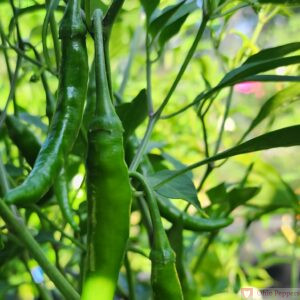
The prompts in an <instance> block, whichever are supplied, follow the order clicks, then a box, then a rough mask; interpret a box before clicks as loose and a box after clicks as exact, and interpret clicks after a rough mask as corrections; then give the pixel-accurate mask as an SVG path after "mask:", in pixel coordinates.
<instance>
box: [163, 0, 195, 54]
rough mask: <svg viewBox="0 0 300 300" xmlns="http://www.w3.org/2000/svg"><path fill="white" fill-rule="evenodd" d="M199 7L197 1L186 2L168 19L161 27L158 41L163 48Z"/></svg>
mask: <svg viewBox="0 0 300 300" xmlns="http://www.w3.org/2000/svg"><path fill="white" fill-rule="evenodd" d="M198 8H199V7H198V6H197V3H196V1H191V2H188V3H184V4H183V5H182V6H181V7H180V8H179V9H178V10H177V11H176V12H175V13H174V15H173V16H172V17H171V18H170V19H169V20H168V22H167V23H166V24H165V26H164V27H163V28H162V29H161V32H160V34H159V38H158V41H159V46H160V47H161V48H163V47H164V45H165V43H166V42H167V41H168V40H170V39H171V38H172V37H173V36H174V35H176V34H177V33H178V32H179V30H180V28H181V27H182V25H183V24H184V22H185V20H186V19H187V17H188V16H189V14H190V13H192V12H194V11H195V10H197V9H198Z"/></svg>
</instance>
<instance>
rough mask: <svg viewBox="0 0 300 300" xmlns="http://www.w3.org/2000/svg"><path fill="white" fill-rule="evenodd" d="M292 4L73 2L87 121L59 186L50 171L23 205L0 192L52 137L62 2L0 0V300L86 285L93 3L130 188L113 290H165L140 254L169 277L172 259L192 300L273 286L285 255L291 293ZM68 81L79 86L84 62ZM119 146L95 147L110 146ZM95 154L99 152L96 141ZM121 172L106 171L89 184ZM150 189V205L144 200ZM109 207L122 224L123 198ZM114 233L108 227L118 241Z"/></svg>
mask: <svg viewBox="0 0 300 300" xmlns="http://www.w3.org/2000/svg"><path fill="white" fill-rule="evenodd" d="M69 1H71V0H69ZM299 6H300V1H297V0H290V1H288V0H283V1H280V0H278V1H277V0H273V1H272V0H266V1H265V0H234V1H229V0H203V1H197V0H191V1H171V0H161V1H159V0H152V1H150V0H133V1H123V0H112V1H108V0H105V1H95V0H84V1H83V0H82V1H81V8H82V11H81V17H82V18H83V21H84V24H85V25H86V26H87V29H88V32H87V34H86V39H87V50H88V59H89V69H90V75H89V90H88V93H87V98H88V99H86V102H85V103H86V104H85V109H86V110H85V114H84V116H83V123H82V126H81V129H80V132H79V134H78V137H76V136H75V135H74V136H72V137H71V140H70V141H68V142H67V143H66V141H65V140H64V142H65V143H66V145H65V146H66V147H70V145H71V144H72V143H74V146H73V149H72V151H71V153H69V154H68V155H67V156H66V158H65V159H64V160H65V164H64V168H65V172H66V173H65V174H64V175H65V176H63V177H64V182H62V180H61V179H60V178H61V177H60V176H61V175H58V176H56V175H55V176H54V175H53V176H52V177H51V180H52V181H53V182H54V183H55V184H54V185H55V186H54V187H53V185H52V186H51V188H50V189H49V190H48V191H47V193H43V196H42V197H41V198H40V199H37V200H38V201H37V203H36V204H30V205H27V206H26V207H24V208H23V207H22V208H21V207H20V206H19V205H17V206H16V207H8V206H7V205H6V204H5V203H4V202H3V198H4V196H5V194H6V193H7V191H8V190H9V189H13V188H15V187H18V186H19V185H21V184H22V183H23V182H24V181H25V180H26V178H27V177H28V175H29V174H30V172H31V170H32V168H33V165H34V162H35V159H36V157H37V155H38V152H39V149H40V141H42V142H45V141H47V135H48V133H49V132H51V131H49V128H50V123H51V117H52V114H53V112H54V107H55V106H56V103H55V102H56V99H57V95H58V94H59V93H61V88H60V89H59V84H61V80H62V79H61V78H60V77H59V76H58V74H59V70H60V67H61V66H62V65H63V64H62V61H61V57H62V56H63V55H62V53H61V40H60V39H59V33H58V28H59V25H60V23H61V20H62V17H63V12H64V11H65V8H66V1H57V0H46V1H35V0H28V1H8V0H2V1H0V8H1V9H0V37H1V46H0V65H1V66H2V67H1V70H0V79H1V80H0V81H1V83H0V85H1V86H0V87H1V89H0V106H1V111H0V156H1V157H0V196H1V198H0V298H1V299H5V300H6V299H33V297H35V299H38V298H39V299H63V298H62V296H61V294H64V295H71V296H70V297H69V298H70V299H72V298H74V299H77V298H78V294H77V293H81V289H82V281H83V278H84V272H83V270H84V264H85V250H86V248H87V243H86V238H87V223H88V222H90V221H91V218H90V217H91V215H90V208H88V207H87V203H86V202H87V201H86V199H87V195H86V188H87V187H86V173H87V172H88V171H90V170H91V168H89V166H87V165H86V156H87V150H88V134H89V132H90V128H89V127H88V124H89V123H90V121H91V119H92V115H93V112H94V110H95V105H96V102H95V99H96V94H95V88H96V85H95V78H94V76H93V72H94V69H93V68H94V67H93V61H94V55H95V53H94V40H93V39H94V32H93V30H92V28H93V27H92V24H93V23H92V18H91V17H92V15H93V12H94V10H95V9H96V8H100V9H101V10H102V11H103V13H104V20H103V28H104V31H103V35H104V48H105V49H104V51H105V67H106V72H107V73H108V76H107V79H108V84H109V88H110V87H111V91H110V94H111V95H110V96H113V102H114V106H115V110H116V112H117V114H118V116H119V118H120V120H121V122H122V127H123V129H124V131H123V140H124V151H125V152H126V153H125V159H126V164H127V166H128V168H129V171H130V174H131V175H132V178H131V187H132V192H133V195H134V197H133V201H132V208H131V216H130V219H131V220H130V223H131V224H130V238H129V241H128V247H127V251H126V257H125V260H124V262H123V264H122V268H121V270H120V274H119V280H118V283H117V289H116V292H115V293H116V297H118V298H120V299H133V300H135V299H138V300H139V299H143V300H144V299H151V298H152V297H153V290H156V294H155V297H156V298H158V299H159V296H160V295H158V294H157V289H160V290H161V291H162V292H163V293H165V292H166V293H167V294H168V293H170V291H171V290H172V289H170V288H171V287H170V286H168V278H163V280H160V281H159V282H157V281H156V279H157V278H154V277H155V276H157V274H156V275H155V274H154V273H155V272H152V285H151V280H150V278H151V268H150V265H151V260H152V263H153V262H154V261H155V260H157V261H156V262H158V264H160V263H161V261H162V260H165V261H167V262H168V264H170V269H168V270H166V274H171V275H170V276H174V274H175V275H176V272H175V273H174V270H175V265H176V270H177V274H178V278H177V277H176V276H175V277H174V278H173V277H172V278H173V279H174V281H173V282H176V285H177V284H178V279H179V281H180V284H181V289H182V291H183V294H184V299H187V300H197V299H206V300H221V299H226V300H227V299H228V300H231V299H232V300H235V299H240V295H239V293H240V290H241V288H242V287H248V286H251V287H255V288H258V289H259V288H267V287H270V286H276V284H277V283H276V282H275V281H274V279H273V278H272V276H271V275H270V274H269V273H268V268H269V267H271V266H273V265H277V264H279V263H285V264H290V265H291V275H290V274H285V276H286V277H291V282H290V284H289V286H285V287H286V288H289V287H296V286H297V284H298V283H299V275H298V273H299V266H298V265H299V263H298V261H299V257H300V252H299V249H300V248H299V245H300V244H299V213H300V208H299V207H300V206H299V191H300V178H299V170H298V169H299V168H298V166H299V164H300V159H299V155H298V152H299V145H300V134H299V133H300V119H299V115H300V106H299V101H298V100H299V93H300V88H299V87H300V85H299V81H300V74H299V63H300V56H299V53H300V43H299V42H298V41H299V38H300V36H299V26H300V19H299ZM73 29H74V28H73ZM65 54H67V53H65ZM103 65H104V64H103ZM74 66H75V64H74ZM72 76H74V78H76V80H77V79H79V81H81V82H82V80H83V77H82V74H81V73H80V72H78V74H72ZM102 87H103V86H102ZM100 90H101V89H100ZM69 92H70V90H69ZM98 93H99V91H98ZM120 130H121V129H120ZM106 134H107V135H108V136H111V131H110V130H106ZM121 136H122V134H120V137H121ZM44 146H45V147H46V146H47V145H46V144H44ZM108 146H109V147H110V145H108ZM114 146H115V145H113V146H112V147H111V148H108V149H106V150H107V151H106V152H105V153H107V155H113V154H114V153H115V152H114V151H115V148H114ZM101 150H102V151H101ZM97 151H99V155H97V159H98V158H99V157H100V155H103V153H104V151H103V149H97ZM122 151H123V150H122ZM105 155H106V154H105ZM122 159H123V158H122ZM2 162H3V163H2ZM122 163H123V160H122ZM116 165H117V163H116V161H109V162H107V166H108V167H110V166H116ZM45 170H46V168H45ZM98 171H99V170H98ZM60 174H62V173H60ZM118 174H119V172H118V171H116V172H115V176H111V177H113V178H111V177H109V178H107V177H105V176H104V175H103V174H102V172H101V174H99V180H98V179H97V180H98V183H99V182H100V180H101V179H103V178H104V179H107V180H108V181H109V182H112V181H113V180H114V179H115V177H117V176H118ZM48 175H49V174H48ZM111 179H112V180H111ZM126 179H127V180H128V176H127V177H126ZM94 180H96V179H95V178H94ZM121 185H122V183H119V184H118V186H112V187H111V191H112V192H111V193H109V197H111V199H113V200H118V199H116V197H113V193H114V192H116V194H117V193H119V192H120V187H121ZM95 186H98V187H99V184H98V185H97V184H96V183H95ZM33 190H34V189H33ZM59 190H62V192H61V193H60V194H59V195H58V194H57V191H59ZM99 193H100V192H99ZM28 194H29V193H28ZM148 195H152V198H153V199H152V198H151V201H154V200H157V204H156V201H154V202H151V203H150V205H149V199H148V197H147V196H148ZM118 198H119V197H118ZM107 199H108V198H107ZM29 202H30V201H29ZM108 202H112V201H107V203H105V205H104V206H105V207H109V203H108ZM104 206H103V207H104ZM157 206H158V208H159V210H158V209H157ZM153 207H154V208H153ZM153 210H154V211H155V213H154V214H153ZM127 212H128V210H127ZM102 213H103V215H104V216H107V213H106V212H105V211H103V212H102ZM111 213H112V215H111V216H112V219H113V220H115V222H116V223H117V224H118V225H120V224H121V219H120V218H121V216H120V208H119V210H118V209H114V211H113V212H111ZM159 214H160V215H159ZM97 221H99V220H97ZM98 224H99V223H98ZM154 224H156V225H154ZM157 224H158V225H157ZM105 225H106V224H105ZM155 226H157V227H156V228H154V227H155ZM78 227H79V228H80V230H78ZM113 227H114V224H113V222H111V224H107V228H108V229H107V230H108V232H109V234H111V237H112V238H115V235H114V233H113V232H111V231H109V230H111V228H113ZM121 227H122V226H121ZM224 227H225V228H224ZM157 228H159V230H157ZM102 229H103V227H101V230H102ZM164 231H166V233H167V237H168V239H166V236H165V232H164ZM158 232H159V233H158ZM98 238H99V241H100V242H101V236H98ZM155 239H157V241H160V242H159V243H160V245H159V247H157V249H158V250H157V249H155V247H156V246H157V245H156V246H155V245H154V244H155V243H153V241H155ZM169 244H170V245H169ZM170 246H171V247H172V249H173V251H174V253H175V254H176V263H175V262H174V260H173V254H172V255H171V254H170V253H173V252H172V251H171V248H170ZM102 250H103V251H106V249H105V247H103V249H102ZM114 250H115V249H114V248H113V247H112V248H111V249H110V251H109V252H114ZM151 251H152V256H151V255H149V253H150V252H151ZM155 251H158V252H157V253H159V255H160V257H156V256H155V255H154V254H153V253H155ZM106 254H107V255H109V253H108V252H107V251H106ZM40 267H42V268H43V272H44V273H43V274H40V273H39V271H38V270H39V268H40ZM117 267H118V266H117ZM152 267H153V266H152ZM156 267H157V266H154V270H155V268H156ZM116 269H117V268H116ZM168 272H170V273H168ZM159 275H160V274H159ZM37 278H38V279H37ZM175 279H176V280H175ZM51 281H52V282H51ZM53 282H54V284H53ZM162 283H163V284H162ZM179 290H180V287H179V288H178V291H179ZM99 293H100V292H99ZM167 294H166V295H167ZM179 294H180V293H178V294H177V297H180V296H178V295H179ZM99 297H100V296H99ZM164 297H165V298H167V296H164ZM67 298H68V297H67ZM104 300H108V299H104Z"/></svg>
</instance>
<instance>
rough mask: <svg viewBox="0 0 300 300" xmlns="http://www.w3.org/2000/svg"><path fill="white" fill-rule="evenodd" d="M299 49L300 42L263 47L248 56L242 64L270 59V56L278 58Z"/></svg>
mask: <svg viewBox="0 0 300 300" xmlns="http://www.w3.org/2000/svg"><path fill="white" fill-rule="evenodd" d="M299 49H300V42H297V43H289V44H285V45H281V46H277V47H273V48H267V49H263V50H261V51H259V52H258V53H256V54H254V55H252V56H250V57H249V58H248V59H247V60H246V61H245V62H244V65H245V64H249V63H254V62H259V61H263V60H268V59H270V57H272V59H275V58H279V57H282V56H285V55H287V54H289V53H291V52H294V51H297V50H299Z"/></svg>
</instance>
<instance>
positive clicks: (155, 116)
mask: <svg viewBox="0 0 300 300" xmlns="http://www.w3.org/2000/svg"><path fill="white" fill-rule="evenodd" d="M207 22H208V16H206V15H203V18H202V21H201V24H200V27H199V29H198V32H197V34H196V37H195V40H194V42H193V44H192V45H191V47H190V49H189V51H188V53H187V56H186V57H185V59H184V61H183V63H182V65H181V68H180V70H179V72H178V74H177V76H176V78H175V80H174V82H173V84H172V85H171V88H170V90H169V92H168V94H167V96H166V97H165V99H164V100H163V102H162V104H161V105H160V107H159V108H158V110H157V111H156V112H155V113H154V114H153V115H151V116H150V117H149V122H148V126H147V129H146V132H145V134H144V137H143V139H142V141H141V144H140V145H139V148H138V150H137V153H136V155H135V157H134V159H133V161H132V163H131V165H130V168H129V169H130V171H135V170H136V169H137V167H138V165H139V163H140V161H141V159H142V157H143V155H144V153H145V150H146V149H147V145H148V142H149V140H150V137H151V134H152V131H153V128H154V126H155V124H156V122H157V121H158V120H159V118H160V116H161V114H162V112H163V110H164V108H165V106H166V105H167V104H168V102H169V100H170V98H171V96H172V95H173V93H174V91H175V89H176V87H177V85H178V83H179V81H180V79H181V78H182V76H183V74H184V72H185V70H186V68H187V66H188V65H189V63H190V61H191V59H192V57H193V55H194V53H195V51H196V49H197V46H198V43H199V41H200V39H201V37H202V35H203V32H204V29H205V27H206V24H207Z"/></svg>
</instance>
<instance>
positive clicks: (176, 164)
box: [161, 152, 193, 179]
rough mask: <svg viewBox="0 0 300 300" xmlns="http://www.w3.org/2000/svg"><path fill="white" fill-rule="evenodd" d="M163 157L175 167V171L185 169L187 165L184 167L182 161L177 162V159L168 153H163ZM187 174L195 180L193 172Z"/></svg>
mask: <svg viewBox="0 0 300 300" xmlns="http://www.w3.org/2000/svg"><path fill="white" fill-rule="evenodd" d="M161 156H162V157H163V158H164V159H165V160H166V161H168V162H170V163H171V164H172V165H173V167H174V168H175V169H180V168H184V167H185V165H184V164H183V163H182V162H181V161H179V160H177V159H176V158H175V157H173V156H172V155H170V154H168V153H166V152H163V153H162V154H161ZM186 174H187V175H188V176H189V177H190V178H191V179H193V173H192V172H187V173H186Z"/></svg>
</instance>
